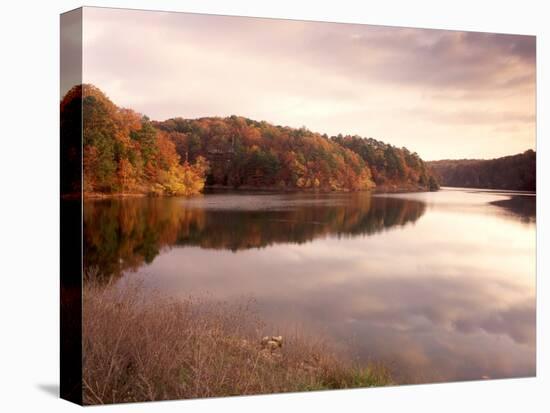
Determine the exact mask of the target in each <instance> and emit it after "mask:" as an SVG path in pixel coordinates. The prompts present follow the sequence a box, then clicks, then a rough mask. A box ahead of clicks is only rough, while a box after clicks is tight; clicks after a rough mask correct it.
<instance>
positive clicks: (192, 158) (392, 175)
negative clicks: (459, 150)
mask: <svg viewBox="0 0 550 413" xmlns="http://www.w3.org/2000/svg"><path fill="white" fill-rule="evenodd" d="M80 109H82V113H83V116H82V122H80V120H79V117H78V116H75V114H78V113H79V111H80ZM61 125H62V128H61V141H62V143H61V145H62V152H63V156H65V157H67V158H70V157H72V158H74V159H75V162H76V161H77V158H78V157H77V156H76V155H75V153H74V152H75V148H76V147H75V146H74V145H72V143H76V142H77V141H76V140H75V139H76V137H77V136H79V135H80V127H82V134H83V147H82V151H83V158H84V159H83V176H84V182H83V185H84V187H83V191H84V193H85V194H86V195H88V196H90V195H108V194H151V195H192V194H195V193H198V192H200V191H202V189H203V188H204V187H205V186H213V187H229V188H246V189H277V190H321V191H360V190H372V189H378V190H383V191H386V190H388V191H395V190H428V189H430V190H435V189H437V188H438V185H437V180H436V179H435V177H434V175H433V174H432V173H431V172H430V170H429V168H427V166H426V164H425V163H424V162H423V161H422V159H420V157H419V156H418V155H417V154H416V153H411V152H410V151H409V150H408V149H406V148H402V149H399V148H396V147H393V146H391V145H388V144H385V143H383V142H379V141H376V140H374V139H363V138H360V137H357V136H353V137H352V136H346V137H343V136H342V135H339V136H333V137H332V138H329V137H328V136H327V135H321V134H319V133H315V132H311V131H309V130H307V129H306V128H299V129H296V128H290V127H284V126H276V125H273V124H270V123H268V122H265V121H261V122H258V121H255V120H252V119H247V118H243V117H239V116H231V117H227V118H219V117H207V118H200V119H183V118H175V119H169V120H166V121H162V122H158V121H151V120H150V119H149V118H148V117H147V116H143V115H141V114H139V113H137V112H135V111H133V110H132V109H127V108H121V107H118V106H116V105H115V104H114V103H113V102H112V101H111V100H110V99H109V98H108V97H107V96H106V95H105V94H104V93H103V92H102V91H101V90H100V89H98V88H97V87H95V86H93V85H81V86H80V85H79V86H75V87H74V88H73V89H71V90H70V91H69V92H68V93H67V95H66V96H65V97H64V98H63V100H62V102H61ZM77 149H78V148H77ZM73 179H74V182H64V183H63V192H64V193H66V192H70V191H71V190H72V191H77V190H78V188H77V187H78V184H79V179H80V174H75V175H74V178H73Z"/></svg>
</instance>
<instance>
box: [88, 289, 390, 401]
mask: <svg viewBox="0 0 550 413" xmlns="http://www.w3.org/2000/svg"><path fill="white" fill-rule="evenodd" d="M83 291H84V303H83V331H84V333H85V334H84V342H83V352H84V355H85V358H84V365H83V384H84V389H83V397H84V404H110V403H126V402H142V401H152V400H170V399H193V398H204V397H226V396H234V395H239V396H242V395H253V394H274V393H286V392H301V391H318V390H330V389H350V388H366V387H379V386H388V385H393V384H395V382H394V380H393V379H392V377H391V374H390V370H389V369H388V368H387V366H385V365H384V364H382V363H376V362H369V363H364V364H361V365H358V364H357V363H355V362H354V361H353V360H352V359H351V358H350V357H349V356H347V355H346V354H344V353H340V352H338V351H336V350H335V348H334V347H333V346H332V345H331V343H330V341H326V340H324V339H323V338H322V337H317V336H309V335H307V334H305V333H297V332H294V331H293V330H292V329H288V328H287V329H285V327H284V326H283V327H282V328H280V327H276V326H267V325H266V324H265V323H264V322H263V321H262V320H261V319H259V318H258V314H257V313H255V311H254V310H253V308H251V306H250V303H249V302H244V303H241V302H238V301H237V302H233V303H227V302H217V301H213V302H212V301H205V300H203V299H201V297H200V296H199V297H197V296H190V297H188V298H185V299H175V298H172V297H169V296H163V295H153V296H148V295H147V294H146V293H145V292H144V291H143V290H141V289H140V286H139V285H137V284H133V285H127V286H126V288H124V289H117V288H113V285H111V284H107V285H100V284H98V283H96V282H94V281H93V280H88V281H87V282H85V284H84V289H83ZM143 331H146V332H147V333H148V334H143ZM159 345H162V348H163V351H162V352H159ZM106 349H108V350H106ZM106 372H107V373H106Z"/></svg>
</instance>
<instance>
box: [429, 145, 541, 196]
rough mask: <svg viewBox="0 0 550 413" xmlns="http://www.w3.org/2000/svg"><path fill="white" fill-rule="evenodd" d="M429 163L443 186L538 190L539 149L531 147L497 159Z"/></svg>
mask: <svg viewBox="0 0 550 413" xmlns="http://www.w3.org/2000/svg"><path fill="white" fill-rule="evenodd" d="M427 164H428V165H429V166H430V167H431V169H432V170H433V171H434V173H435V174H436V175H437V177H438V179H439V182H440V184H441V185H443V186H455V187H464V188H487V189H506V190H518V191H535V190H536V153H535V151H533V150H531V149H529V150H527V151H525V152H523V153H519V154H517V155H511V156H504V157H502V158H496V159H457V160H449V159H445V160H441V161H431V162H427Z"/></svg>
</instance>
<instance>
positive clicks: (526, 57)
mask: <svg viewBox="0 0 550 413" xmlns="http://www.w3.org/2000/svg"><path fill="white" fill-rule="evenodd" d="M83 38H84V81H87V82H90V83H94V84H96V85H97V86H98V87H100V88H101V89H103V90H104V91H105V92H106V93H107V95H109V96H110V97H111V98H112V99H113V100H114V101H115V103H117V104H119V105H122V106H128V107H132V108H134V109H136V110H138V111H140V112H142V113H145V114H147V115H149V116H150V117H152V118H153V119H159V120H162V119H166V118H169V117H175V116H183V117H200V116H228V115H232V114H237V115H242V116H247V117H250V118H254V119H258V120H266V121H270V122H273V123H276V124H281V125H288V126H292V127H301V126H303V125H305V126H306V127H308V128H309V129H311V130H314V131H318V132H321V133H328V134H329V135H335V134H338V133H343V134H358V135H362V136H372V137H377V138H379V139H384V140H386V141H389V142H390V143H392V144H395V145H397V146H407V147H410V148H411V149H412V150H414V151H416V152H418V153H419V154H420V155H421V156H422V157H424V158H426V159H436V158H449V157H451V155H453V156H455V155H456V156H458V157H463V158H464V157H476V158H480V157H487V158H491V157H496V156H502V155H506V154H510V153H517V152H522V151H524V150H525V149H528V148H533V147H534V143H535V128H534V117H535V52H536V50H535V38H534V37H532V36H518V35H506V34H489V33H468V32H456V31H445V30H425V29H410V28H396V27H383V26H369V25H357V24H338V23H319V22H304V21H290V20H276V19H255V18H241V17H228V16H211V15H200V14H185V13H165V12H144V11H130V10H114V9H97V8H85V11H84V32H83ZM512 123H513V124H517V125H519V128H516V129H514V128H510V127H509V126H510V124H512ZM442 136H444V137H445V139H444V140H442V139H441V137H442ZM495 140H498V141H499V145H494V142H495ZM464 141H466V142H470V143H469V144H467V145H464V144H462V143H463V142H464ZM459 142H460V145H458V143H459Z"/></svg>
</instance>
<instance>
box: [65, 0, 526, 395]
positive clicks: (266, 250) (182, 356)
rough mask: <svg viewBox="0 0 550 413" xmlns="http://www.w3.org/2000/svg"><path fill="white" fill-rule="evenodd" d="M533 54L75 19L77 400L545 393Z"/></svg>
mask: <svg viewBox="0 0 550 413" xmlns="http://www.w3.org/2000/svg"><path fill="white" fill-rule="evenodd" d="M535 56H536V41H535V37H534V36H530V35H515V34H494V33H480V32H462V31H449V30H434V29H421V28H403V27H386V26H375V25H364V24H342V23H329V22H313V21H294V20H279V19H266V18H252V17H235V16H220V15H203V14H190V13H170V12H156V11H141V10H140V11H138V10H127V9H109V8H93V7H85V8H81V9H77V10H74V11H71V12H68V13H65V14H63V15H62V16H61V100H60V110H61V113H60V116H61V195H62V196H61V215H62V222H61V246H62V249H61V262H62V265H61V270H62V274H61V288H62V292H61V322H62V328H61V334H62V336H61V345H62V349H61V351H62V360H61V363H62V365H61V374H62V377H61V382H62V383H61V391H62V397H65V398H67V399H69V400H73V401H76V402H78V403H82V404H87V405H90V404H92V405H93V404H107V403H123V402H143V401H153V400H166V399H189V398H206V397H221V396H241V395H251V394H271V393H280V392H304V391H318V390H331V389H351V388H365V387H377V386H398V385H405V384H420V383H440V382H455V381H466V380H480V381H481V380H491V379H504V378H519V377H532V376H535V375H536V367H535V366H536V336H535V331H536V328H535V321H536V268H535V266H536V249H535V242H536V211H535V204H536V152H535V150H536V147H535V146H536V119H535V113H536V110H535V103H536V100H535V93H536V60H535Z"/></svg>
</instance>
